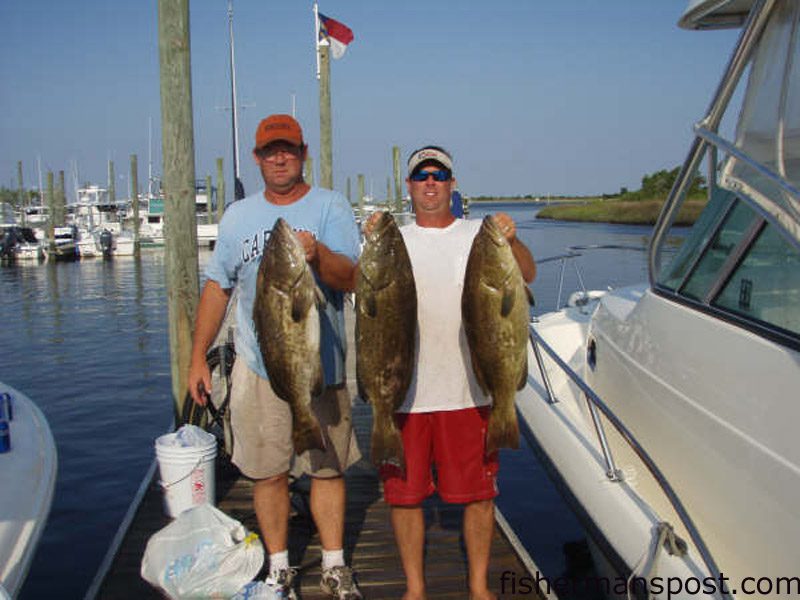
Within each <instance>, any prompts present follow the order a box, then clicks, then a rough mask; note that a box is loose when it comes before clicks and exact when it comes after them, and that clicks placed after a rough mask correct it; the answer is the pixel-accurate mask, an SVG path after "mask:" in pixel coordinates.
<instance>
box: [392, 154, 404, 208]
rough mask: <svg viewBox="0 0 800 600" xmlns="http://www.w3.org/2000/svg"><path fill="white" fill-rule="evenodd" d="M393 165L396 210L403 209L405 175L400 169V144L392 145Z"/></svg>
mask: <svg viewBox="0 0 800 600" xmlns="http://www.w3.org/2000/svg"><path fill="white" fill-rule="evenodd" d="M392 165H393V168H394V202H395V210H396V211H397V212H400V211H401V210H403V176H402V174H401V173H402V172H401V170H400V146H392Z"/></svg>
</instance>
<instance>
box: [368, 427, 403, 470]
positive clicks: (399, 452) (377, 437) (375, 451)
mask: <svg viewBox="0 0 800 600" xmlns="http://www.w3.org/2000/svg"><path fill="white" fill-rule="evenodd" d="M370 453H371V456H372V463H373V464H374V465H375V466H376V467H380V466H381V465H383V464H390V465H395V466H397V467H400V469H401V470H402V471H403V472H405V470H406V455H405V452H404V451H403V437H402V436H401V435H400V430H399V429H397V425H396V424H395V422H394V418H393V417H392V415H391V414H389V415H380V414H376V415H375V423H374V425H373V427H372V449H371V451H370Z"/></svg>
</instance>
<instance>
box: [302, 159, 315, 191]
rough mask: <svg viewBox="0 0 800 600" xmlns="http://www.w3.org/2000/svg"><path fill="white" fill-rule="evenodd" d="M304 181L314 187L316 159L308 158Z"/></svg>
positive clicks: (304, 166)
mask: <svg viewBox="0 0 800 600" xmlns="http://www.w3.org/2000/svg"><path fill="white" fill-rule="evenodd" d="M303 180H304V181H305V182H306V183H307V184H308V185H311V186H313V185H314V159H313V158H312V157H311V156H307V157H306V164H305V165H303Z"/></svg>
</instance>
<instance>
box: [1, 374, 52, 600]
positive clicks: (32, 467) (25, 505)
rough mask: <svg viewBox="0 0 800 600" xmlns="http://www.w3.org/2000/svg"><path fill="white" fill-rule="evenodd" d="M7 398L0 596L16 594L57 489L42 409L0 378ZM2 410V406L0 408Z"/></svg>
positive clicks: (48, 428) (2, 465)
mask: <svg viewBox="0 0 800 600" xmlns="http://www.w3.org/2000/svg"><path fill="white" fill-rule="evenodd" d="M0 394H9V395H10V396H11V405H12V410H13V419H12V420H10V421H9V420H7V417H8V415H5V414H4V415H2V417H5V418H6V420H5V421H4V422H5V423H7V425H8V434H9V445H10V449H9V450H8V451H6V452H2V453H0V473H2V485H0V507H2V510H0V598H5V597H7V595H8V596H10V597H11V598H15V597H16V596H17V594H18V593H19V590H20V588H21V587H22V584H23V582H24V581H25V577H26V576H27V574H28V569H29V568H30V565H31V561H32V560H33V556H34V554H35V552H36V547H37V545H38V543H39V539H40V538H41V535H42V531H43V530H44V526H45V523H46V522H47V517H48V515H49V513H50V506H51V504H52V501H53V492H54V490H55V481H56V471H57V469H58V455H57V452H56V446H55V442H54V441H53V434H52V432H51V431H50V426H49V425H48V423H47V419H46V418H45V417H44V415H43V414H42V412H41V411H40V410H39V408H38V407H37V406H36V404H34V403H33V401H31V399H30V398H28V397H27V396H25V395H24V394H22V393H21V392H19V391H17V390H15V389H13V388H11V387H9V386H7V385H5V384H3V383H2V382H0ZM0 410H2V408H0Z"/></svg>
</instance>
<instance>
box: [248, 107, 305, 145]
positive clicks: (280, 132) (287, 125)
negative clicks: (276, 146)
mask: <svg viewBox="0 0 800 600" xmlns="http://www.w3.org/2000/svg"><path fill="white" fill-rule="evenodd" d="M279 140H280V141H284V142H289V143H290V144H294V145H295V146H302V145H303V130H302V128H301V127H300V123H298V122H297V121H296V120H295V119H294V117H292V116H291V115H270V116H269V117H267V118H266V119H263V120H262V121H261V123H259V124H258V129H256V147H255V148H254V150H259V149H261V148H263V147H264V146H266V145H267V144H270V143H272V142H277V141H279Z"/></svg>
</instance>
